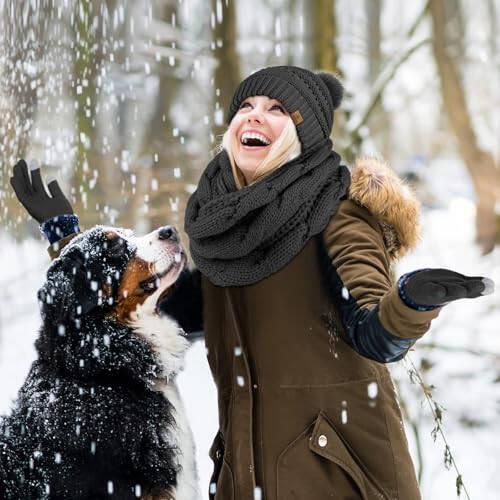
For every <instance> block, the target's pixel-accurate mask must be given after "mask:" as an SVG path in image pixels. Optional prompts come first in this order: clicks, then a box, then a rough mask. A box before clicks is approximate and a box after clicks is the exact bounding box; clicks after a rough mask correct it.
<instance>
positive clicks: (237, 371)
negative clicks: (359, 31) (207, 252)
mask: <svg viewBox="0 0 500 500" xmlns="http://www.w3.org/2000/svg"><path fill="white" fill-rule="evenodd" d="M418 215H419V205H418V202H417V200H416V199H415V197H414V195H413V193H412V192H411V191H410V190H409V189H408V188H407V187H406V186H405V185H404V184H403V183H402V182H401V181H400V179H399V178H398V177H397V176H396V175H395V173H394V172H393V171H392V170H391V169H390V168H389V167H387V166H386V165H385V164H384V163H382V162H380V161H378V160H375V159H373V158H364V159H361V160H358V161H357V163H356V165H355V166H354V167H353V169H352V171H351V186H350V190H349V197H348V199H345V200H343V201H342V202H341V204H340V205H339V208H338V210H337V213H336V214H335V215H334V216H333V217H332V218H331V220H330V222H329V224H328V225H327V227H326V228H325V230H324V231H323V233H322V234H320V235H318V236H316V237H314V238H312V239H311V240H310V241H309V242H308V243H307V244H306V245H305V246H304V247H303V249H302V250H301V251H300V252H299V254H298V255H296V256H295V257H294V258H293V259H292V260H291V261H290V262H289V263H288V264H287V265H286V266H285V267H284V268H282V269H281V270H279V271H278V272H276V273H274V274H272V275H271V276H269V277H267V278H265V279H263V280H261V281H260V282H258V283H255V284H253V285H250V286H242V287H218V286H215V285H213V284H212V283H211V282H210V281H209V280H208V279H207V278H205V277H202V292H203V318H204V319H203V325H204V331H205V343H206V347H207V356H208V361H209V365H210V368H211V371H212V374H213V377H214V380H215V383H216V386H217V391H218V404H219V432H218V433H217V435H216V436H215V439H214V441H213V444H212V446H211V448H210V451H209V454H210V456H211V458H212V460H213V462H214V472H213V475H212V480H211V484H210V488H209V491H210V493H209V496H210V498H212V499H215V500H232V499H236V500H254V499H264V500H292V499H296V500H324V499H332V500H348V499H349V500H355V499H356V500H358V499H363V500H372V499H391V500H392V499H394V500H396V499H397V500H418V499H420V493H419V488H418V484H417V480H416V476H415V471H414V467H413V463H412V460H411V457H410V454H409V451H408V443H407V439H406V436H405V431H404V427H403V421H402V415H401V410H400V407H399V404H398V402H397V394H396V392H395V388H394V385H393V382H392V379H391V376H390V373H389V371H388V369H387V366H386V365H385V364H384V363H380V362H377V361H374V360H372V359H369V358H368V357H364V356H362V355H360V354H358V353H357V352H356V351H355V350H354V349H353V347H351V346H350V345H349V343H348V342H347V341H345V327H344V325H343V323H342V320H341V314H340V313H339V307H338V306H339V304H338V302H337V300H338V299H337V300H336V299H335V297H333V296H332V294H331V293H330V291H329V289H328V286H326V282H327V280H325V278H327V275H328V273H329V269H327V268H325V266H324V265H322V263H321V261H322V259H321V257H320V256H321V251H322V249H323V254H324V255H326V254H327V259H328V262H329V265H330V266H331V268H332V269H335V270H336V273H337V276H339V277H340V279H341V280H342V283H343V286H344V288H345V290H346V293H348V294H350V295H351V296H352V297H353V298H354V299H355V301H356V303H357V306H359V308H361V309H369V310H372V309H374V308H375V307H376V306H377V305H378V312H377V314H378V318H379V320H380V323H381V325H382V326H383V328H385V330H386V331H387V332H389V333H390V334H391V335H393V336H395V337H398V338H404V339H413V340H415V339H416V338H418V337H420V336H422V335H423V334H424V333H425V332H426V331H427V330H428V329H429V327H430V321H431V320H432V319H433V318H435V317H437V315H438V314H439V311H440V310H441V308H437V309H434V310H430V311H419V310H416V309H412V308H411V307H409V306H407V305H406V304H405V303H404V302H403V301H402V300H401V298H400V297H399V295H398V290H397V286H396V284H395V283H394V282H393V280H392V279H391V268H392V266H393V265H394V264H395V262H396V261H397V259H398V258H400V257H401V256H403V255H404V254H405V253H407V252H408V251H409V250H411V249H412V248H413V247H414V246H415V245H416V243H417V242H418V239H419V231H420V227H419V221H418ZM69 239H71V237H66V238H64V240H61V242H60V244H59V245H57V246H58V247H59V249H60V248H62V247H63V246H64V244H65V243H66V242H67V241H69ZM57 246H56V248H57ZM325 250H326V252H325ZM49 253H50V254H51V256H52V257H55V256H56V255H57V254H58V251H57V250H54V249H53V247H49ZM178 500H182V499H178Z"/></svg>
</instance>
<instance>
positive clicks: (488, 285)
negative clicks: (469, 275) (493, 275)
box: [481, 278, 495, 295]
mask: <svg viewBox="0 0 500 500" xmlns="http://www.w3.org/2000/svg"><path fill="white" fill-rule="evenodd" d="M481 281H482V282H483V284H484V290H483V291H482V292H481V295H490V294H492V293H493V292H494V291H495V282H494V281H493V280H492V279H490V278H483V279H482V280H481Z"/></svg>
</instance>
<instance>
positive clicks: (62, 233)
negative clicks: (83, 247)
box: [40, 214, 204, 342]
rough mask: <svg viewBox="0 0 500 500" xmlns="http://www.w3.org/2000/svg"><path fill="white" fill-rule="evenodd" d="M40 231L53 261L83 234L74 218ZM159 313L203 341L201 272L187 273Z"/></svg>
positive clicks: (54, 222) (59, 219)
mask: <svg viewBox="0 0 500 500" xmlns="http://www.w3.org/2000/svg"><path fill="white" fill-rule="evenodd" d="M75 219H76V221H75ZM40 231H41V232H42V233H43V234H44V235H45V236H46V237H47V239H48V240H49V241H50V242H51V244H50V245H49V247H48V248H47V251H48V253H49V256H50V258H51V259H52V260H54V259H55V258H57V257H58V256H59V254H60V252H61V250H62V249H63V248H64V247H65V246H66V245H67V244H68V243H69V242H70V241H71V240H72V239H73V238H74V237H75V236H76V235H77V234H79V232H80V230H79V228H78V218H77V217H76V216H75V215H73V214H72V215H61V216H58V217H54V218H53V219H50V220H48V221H46V222H44V223H43V224H41V225H40ZM159 309H160V311H162V312H163V313H164V314H168V315H170V316H172V317H173V318H174V319H175V320H176V321H177V322H178V323H179V326H180V327H181V328H182V329H183V330H184V331H185V333H186V334H187V338H188V340H190V341H191V342H194V341H195V340H197V339H200V338H203V337H204V332H203V314H202V311H203V301H202V294H201V278H200V272H199V271H198V270H197V269H194V270H189V269H186V270H185V271H183V272H182V273H181V275H180V276H179V279H178V280H177V281H176V283H175V285H174V289H173V290H172V293H170V294H169V295H168V296H167V298H166V300H163V302H162V303H161V304H160V305H159Z"/></svg>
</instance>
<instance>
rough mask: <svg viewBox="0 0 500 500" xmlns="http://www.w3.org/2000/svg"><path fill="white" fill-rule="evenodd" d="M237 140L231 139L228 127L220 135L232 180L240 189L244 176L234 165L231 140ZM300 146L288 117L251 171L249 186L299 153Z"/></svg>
mask: <svg viewBox="0 0 500 500" xmlns="http://www.w3.org/2000/svg"><path fill="white" fill-rule="evenodd" d="M234 140H238V139H237V138H235V137H233V138H232V139H231V133H230V131H229V127H228V129H227V130H226V131H225V132H224V135H223V136H222V144H221V149H225V150H226V152H227V155H228V157H229V161H230V162H231V168H232V170H233V175H234V180H235V183H236V187H237V188H238V189H241V188H242V187H244V186H246V185H247V184H246V181H245V177H244V176H243V173H242V172H241V170H240V169H239V168H238V166H237V165H236V162H235V161H234V155H233V144H232V141H234ZM300 152H301V146H300V141H299V137H298V135H297V130H296V128H295V124H294V123H293V121H292V119H291V118H290V117H288V121H287V123H286V125H285V127H284V128H283V130H282V132H281V134H280V136H279V137H278V139H277V140H276V141H275V142H274V143H273V145H272V146H271V148H270V149H269V152H268V153H267V155H266V157H265V158H264V159H263V160H262V161H261V162H260V163H259V165H258V166H257V168H256V169H255V171H254V173H253V177H252V180H251V181H250V182H249V184H248V185H249V186H250V185H252V184H254V183H255V182H257V181H259V180H261V179H262V178H263V177H265V176H266V175H267V174H270V173H271V172H272V171H273V170H274V169H276V168H278V167H280V166H281V165H283V164H285V163H287V162H288V161H290V160H293V159H294V158H296V157H297V156H299V155H300Z"/></svg>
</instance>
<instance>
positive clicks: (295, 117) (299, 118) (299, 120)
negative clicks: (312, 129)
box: [290, 110, 304, 125]
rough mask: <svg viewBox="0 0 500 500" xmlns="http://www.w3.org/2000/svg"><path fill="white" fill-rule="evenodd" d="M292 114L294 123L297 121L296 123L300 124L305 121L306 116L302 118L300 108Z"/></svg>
mask: <svg viewBox="0 0 500 500" xmlns="http://www.w3.org/2000/svg"><path fill="white" fill-rule="evenodd" d="M290 116H291V117H292V120H293V123H295V125H299V124H300V123H302V122H303V121H304V118H302V115H301V114H300V111H299V110H297V111H294V112H293V113H292V114H291V115H290Z"/></svg>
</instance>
